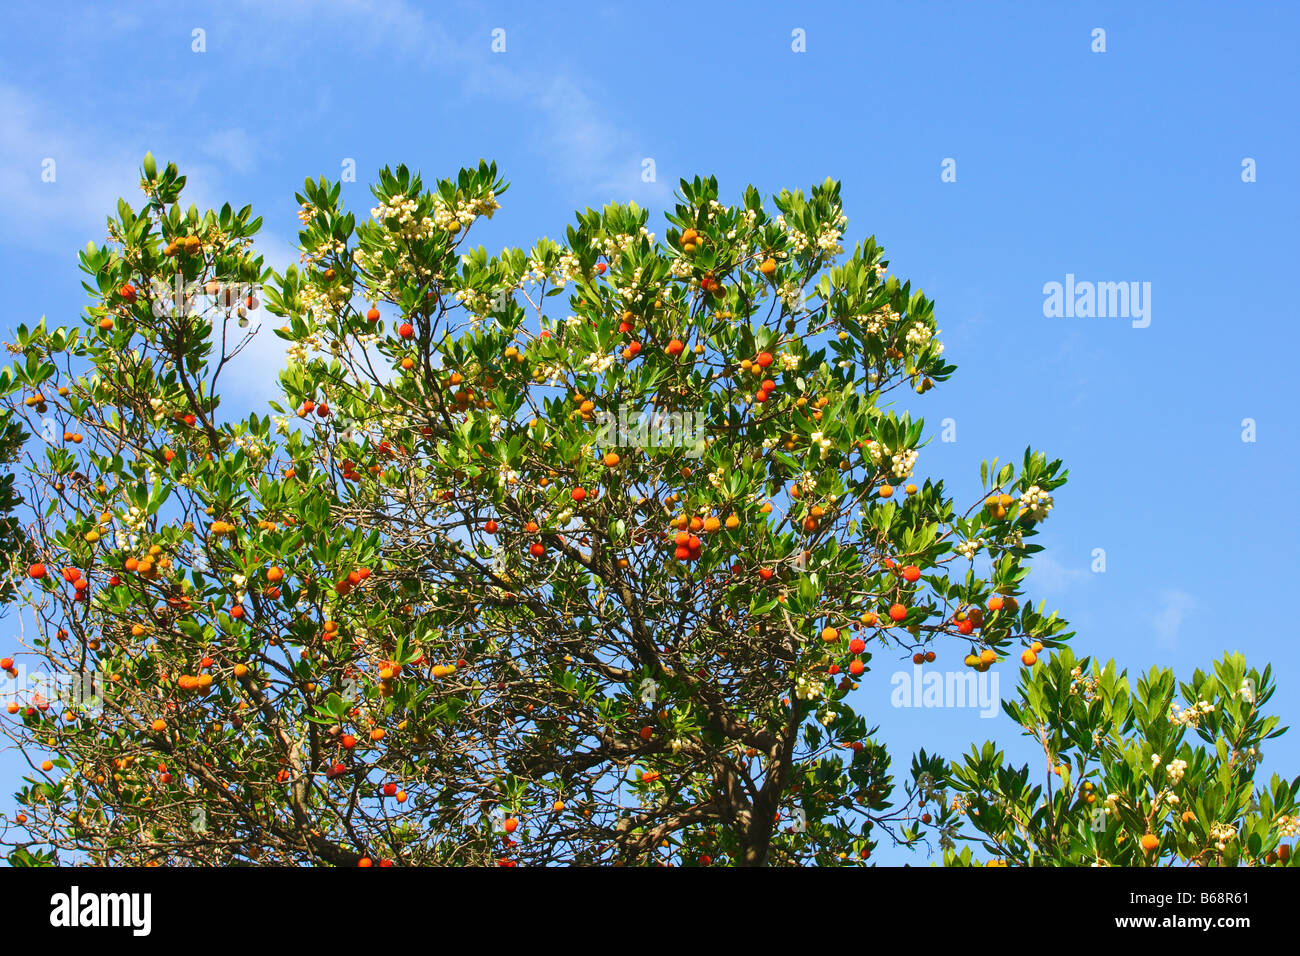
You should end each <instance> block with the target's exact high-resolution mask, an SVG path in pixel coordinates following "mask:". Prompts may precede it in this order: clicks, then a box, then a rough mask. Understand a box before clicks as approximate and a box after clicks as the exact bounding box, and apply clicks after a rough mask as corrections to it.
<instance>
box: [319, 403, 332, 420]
mask: <svg viewBox="0 0 1300 956" xmlns="http://www.w3.org/2000/svg"><path fill="white" fill-rule="evenodd" d="M329 413H330V407H329V406H328V405H326V404H325V403H324V402H321V403H320V404H319V405H317V406H316V417H317V418H324V417H325V416H326V415H328V414H329Z"/></svg>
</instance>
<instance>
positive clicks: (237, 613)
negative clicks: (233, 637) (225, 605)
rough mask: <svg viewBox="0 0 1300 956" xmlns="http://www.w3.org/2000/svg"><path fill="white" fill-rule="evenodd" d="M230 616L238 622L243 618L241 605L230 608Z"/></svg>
mask: <svg viewBox="0 0 1300 956" xmlns="http://www.w3.org/2000/svg"><path fill="white" fill-rule="evenodd" d="M230 616H231V617H233V618H234V619H235V620H236V621H238V620H239V619H240V618H241V617H243V616H244V608H243V605H240V604H236V605H235V606H234V607H232V608H231V609H230Z"/></svg>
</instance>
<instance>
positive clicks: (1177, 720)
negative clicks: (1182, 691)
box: [1169, 700, 1214, 728]
mask: <svg viewBox="0 0 1300 956" xmlns="http://www.w3.org/2000/svg"><path fill="white" fill-rule="evenodd" d="M1213 712H1214V705H1213V704H1211V703H1210V702H1209V701H1208V700H1203V701H1201V702H1200V703H1197V704H1193V705H1192V706H1191V707H1188V708H1187V709H1185V710H1184V709H1183V708H1182V707H1180V706H1179V705H1178V702H1177V701H1174V702H1173V703H1172V704H1170V705H1169V722H1170V723H1171V724H1173V725H1174V726H1176V727H1191V728H1196V727H1199V726H1201V718H1202V717H1204V716H1205V715H1206V714H1209V713H1213Z"/></svg>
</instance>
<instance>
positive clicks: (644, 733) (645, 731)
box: [641, 724, 655, 740]
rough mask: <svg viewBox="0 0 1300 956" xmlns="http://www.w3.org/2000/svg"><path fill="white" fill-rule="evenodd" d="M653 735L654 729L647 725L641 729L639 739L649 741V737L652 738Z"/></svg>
mask: <svg viewBox="0 0 1300 956" xmlns="http://www.w3.org/2000/svg"><path fill="white" fill-rule="evenodd" d="M654 733H655V730H654V728H653V727H651V726H649V725H648V724H647V725H646V726H645V727H642V728H641V739H642V740H649V739H650V738H651V737H653V736H654Z"/></svg>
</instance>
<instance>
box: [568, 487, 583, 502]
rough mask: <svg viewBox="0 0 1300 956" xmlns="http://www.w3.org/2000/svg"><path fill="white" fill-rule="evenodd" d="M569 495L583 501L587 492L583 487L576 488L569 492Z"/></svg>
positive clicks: (575, 499)
mask: <svg viewBox="0 0 1300 956" xmlns="http://www.w3.org/2000/svg"><path fill="white" fill-rule="evenodd" d="M569 497H570V498H572V499H573V500H574V501H583V500H585V499H586V497H587V492H586V491H585V490H584V489H582V488H574V489H573V490H572V491H571V492H569Z"/></svg>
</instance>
